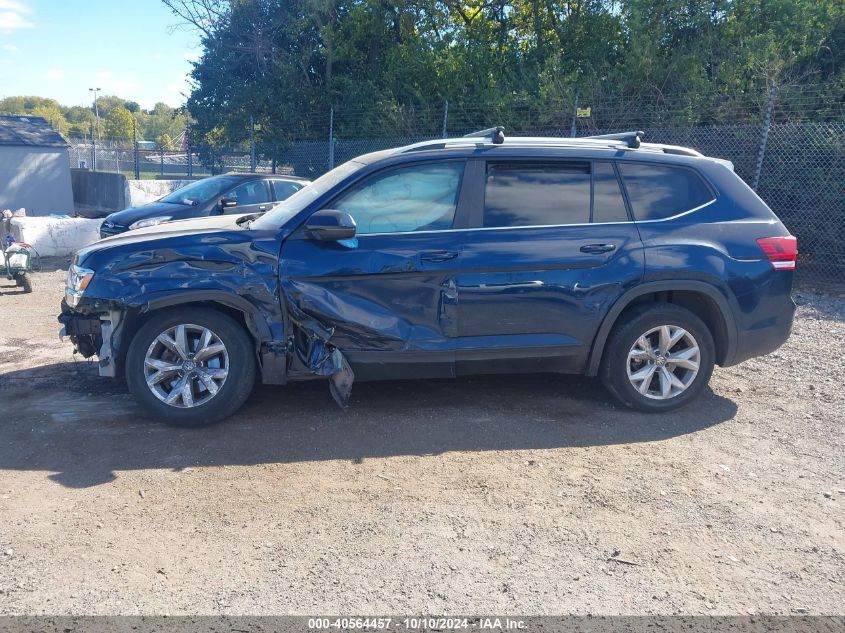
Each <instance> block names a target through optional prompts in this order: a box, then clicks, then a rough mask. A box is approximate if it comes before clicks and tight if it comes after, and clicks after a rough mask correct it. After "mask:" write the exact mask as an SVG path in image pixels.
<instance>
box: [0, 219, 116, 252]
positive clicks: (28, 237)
mask: <svg viewBox="0 0 845 633" xmlns="http://www.w3.org/2000/svg"><path fill="white" fill-rule="evenodd" d="M102 222H103V221H102V220H89V219H87V218H71V217H39V218H27V217H14V218H12V221H11V231H12V236H13V237H14V238H15V241H16V242H26V243H27V244H29V245H30V246H32V247H33V248H34V249H35V250H36V251H38V254H39V255H41V257H65V256H67V255H72V254H73V253H74V252H76V251H78V250H79V249H80V248H82V247H84V246H88V245H89V244H91V243H93V242H96V241H97V240H98V239H100V224H102ZM4 237H5V236H4Z"/></svg>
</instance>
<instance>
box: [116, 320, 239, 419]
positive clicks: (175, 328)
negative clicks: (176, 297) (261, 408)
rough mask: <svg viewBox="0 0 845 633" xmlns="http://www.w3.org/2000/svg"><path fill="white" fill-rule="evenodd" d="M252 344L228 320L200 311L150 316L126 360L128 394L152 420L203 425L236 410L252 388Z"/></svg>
mask: <svg viewBox="0 0 845 633" xmlns="http://www.w3.org/2000/svg"><path fill="white" fill-rule="evenodd" d="M252 349H253V345H252V341H251V340H250V338H249V336H247V334H246V332H245V331H244V328H243V327H242V326H241V325H240V324H239V323H238V322H237V321H235V320H234V319H232V318H231V317H229V316H227V315H225V314H223V313H221V312H217V311H215V310H207V309H201V308H188V309H182V310H178V311H177V310H173V311H167V312H162V313H160V314H156V315H154V316H153V317H152V318H151V319H150V320H149V321H147V323H145V324H144V325H143V326H142V327H141V328H140V329H139V330H138V332H137V334H136V335H135V337H134V338H133V339H132V343H131V344H130V345H129V350H128V352H127V355H126V383H127V384H128V386H129V390H130V391H131V392H132V394H133V395H134V396H135V397H136V398H137V399H138V401H139V402H140V403H141V404H142V405H143V406H144V408H146V409H147V410H148V411H149V412H150V413H151V414H152V415H153V416H154V417H156V418H157V419H161V420H162V421H163V422H166V423H167V424H171V425H174V426H182V427H201V426H209V425H211V424H214V423H216V422H220V421H221V420H223V419H225V418H227V417H229V416H230V415H232V414H233V413H234V412H235V411H237V410H238V409H239V408H240V407H241V406H242V405H243V403H244V402H245V401H246V399H247V398H248V397H249V394H250V393H251V391H252V387H253V385H254V383H255V359H254V357H253V355H252Z"/></svg>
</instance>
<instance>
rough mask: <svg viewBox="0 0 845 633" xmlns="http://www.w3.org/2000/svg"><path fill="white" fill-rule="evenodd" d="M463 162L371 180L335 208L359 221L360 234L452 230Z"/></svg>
mask: <svg viewBox="0 0 845 633" xmlns="http://www.w3.org/2000/svg"><path fill="white" fill-rule="evenodd" d="M463 173H464V164H463V163H462V162H450V163H436V164H421V165H413V166H410V167H402V168H399V169H392V170H389V171H387V172H383V173H380V174H377V175H375V176H374V177H372V178H369V179H368V180H366V181H365V182H363V183H362V184H360V185H357V186H355V187H354V188H353V189H352V191H350V192H349V193H346V194H344V195H343V196H342V197H341V198H340V199H338V200H337V201H335V202H334V203H333V204H332V205H331V206H332V207H334V208H335V209H339V210H340V211H345V212H346V213H348V214H349V215H351V216H352V217H353V218H354V219H355V224H356V226H357V233H358V235H366V234H367V233H404V232H411V231H438V230H439V231H442V230H447V229H450V228H452V223H453V222H454V219H455V209H456V208H457V204H458V192H459V190H460V186H461V178H462V176H463Z"/></svg>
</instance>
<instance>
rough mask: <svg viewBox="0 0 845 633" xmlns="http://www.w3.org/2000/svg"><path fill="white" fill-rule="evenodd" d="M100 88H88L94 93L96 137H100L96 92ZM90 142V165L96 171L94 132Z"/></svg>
mask: <svg viewBox="0 0 845 633" xmlns="http://www.w3.org/2000/svg"><path fill="white" fill-rule="evenodd" d="M100 90H101V88H88V91H89V92H93V93H94V120H96V121H97V138H99V137H100V110H99V108H98V107H97V93H98V92H100ZM91 143H92V148H93V150H94V154H93V158H92V160H91V167H92V168H93V170H94V171H97V141H96V139H95V138H94V132H93V131H92V132H91Z"/></svg>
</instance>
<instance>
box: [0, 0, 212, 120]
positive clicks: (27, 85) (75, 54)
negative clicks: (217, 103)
mask: <svg viewBox="0 0 845 633" xmlns="http://www.w3.org/2000/svg"><path fill="white" fill-rule="evenodd" d="M179 24H180V20H179V18H177V17H176V16H175V15H173V14H172V13H171V12H170V10H169V9H168V8H167V7H166V6H164V4H163V3H162V2H161V1H160V0H0V99H2V98H3V97H11V96H14V95H37V96H40V97H51V98H53V99H56V100H57V101H59V102H60V103H61V104H62V105H67V106H72V105H89V104H90V103H91V101H92V96H91V95H92V93H91V92H90V91H89V90H88V88H93V87H96V88H102V92H100V93H99V94H100V95H101V96H102V95H108V94H116V95H118V96H120V97H123V98H125V99H127V100H131V101H137V102H138V103H139V104H141V107H142V108H144V109H151V108H152V107H153V106H154V105H155V103H157V102H159V101H163V102H164V103H166V104H168V105H171V106H174V107H175V106H180V105H182V104H183V103H184V102H185V95H187V94H188V93H189V92H190V87H189V86H190V84H189V78H188V77H187V75H188V73H189V72H190V71H191V61H192V60H196V59H198V58H199V54H200V52H201V48H200V43H199V36H198V35H197V34H196V33H195V32H193V31H190V30H187V29H186V27H180V26H179Z"/></svg>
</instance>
